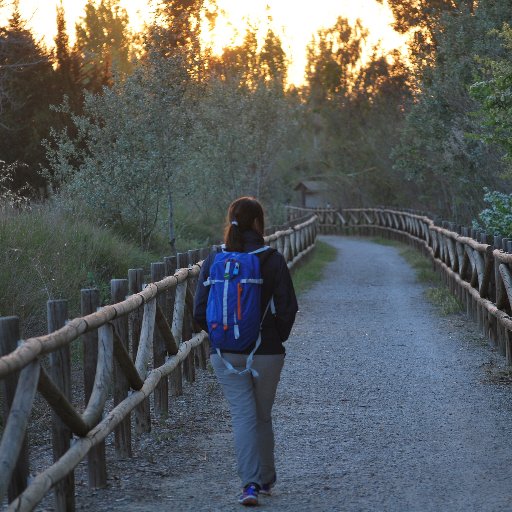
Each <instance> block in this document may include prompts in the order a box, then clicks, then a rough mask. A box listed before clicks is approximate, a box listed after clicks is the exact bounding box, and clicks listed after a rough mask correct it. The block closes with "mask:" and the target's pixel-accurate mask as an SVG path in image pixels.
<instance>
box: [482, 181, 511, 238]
mask: <svg viewBox="0 0 512 512" xmlns="http://www.w3.org/2000/svg"><path fill="white" fill-rule="evenodd" d="M484 201H485V202H486V203H487V204H488V205H489V206H488V207H487V208H485V209H484V210H482V211H481V212H480V214H479V215H478V220H477V221H474V222H473V225H474V227H476V228H481V229H484V230H485V231H486V232H487V233H492V234H494V235H501V236H503V237H510V236H512V194H504V193H503V192H497V191H490V190H489V189H485V195H484Z"/></svg>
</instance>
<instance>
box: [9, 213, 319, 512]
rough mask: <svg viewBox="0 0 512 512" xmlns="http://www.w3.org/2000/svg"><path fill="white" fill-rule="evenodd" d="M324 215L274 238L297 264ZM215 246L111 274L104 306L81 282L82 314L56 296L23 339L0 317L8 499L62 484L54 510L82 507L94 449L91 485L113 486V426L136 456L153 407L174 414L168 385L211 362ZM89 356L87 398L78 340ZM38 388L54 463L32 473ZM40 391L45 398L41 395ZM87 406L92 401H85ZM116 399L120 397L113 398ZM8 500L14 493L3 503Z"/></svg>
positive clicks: (19, 503) (35, 496)
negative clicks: (44, 323)
mask: <svg viewBox="0 0 512 512" xmlns="http://www.w3.org/2000/svg"><path fill="white" fill-rule="evenodd" d="M317 231H318V217H317V216H315V215H313V216H311V215H309V217H308V218H307V220H305V221H303V222H299V223H297V222H294V223H291V224H287V225H285V226H284V227H283V229H280V230H278V231H276V232H275V233H272V234H270V235H268V236H266V237H265V242H266V243H267V244H269V245H270V246H272V247H274V248H276V249H277V250H279V251H280V252H281V253H282V254H283V255H284V257H285V259H286V261H287V264H288V267H289V268H293V267H294V266H295V265H296V264H297V262H298V261H300V260H301V259H302V258H303V257H304V256H306V255H307V254H308V253H309V252H310V251H311V250H312V249H313V248H314V246H315V240H316V235H317ZM212 250H217V249H216V248H215V247H213V248H210V249H203V250H193V251H188V252H187V253H180V254H178V255H177V256H176V257H169V258H166V259H165V260H164V261H163V262H157V263H154V264H152V265H151V279H150V281H151V282H149V283H148V284H146V285H144V284H143V281H144V272H143V270H142V269H131V270H130V271H129V272H128V279H114V280H112V282H111V302H112V304H109V305H105V306H103V307H100V304H99V302H100V301H99V292H98V290H95V289H87V290H82V316H81V317H79V318H74V319H72V320H69V321H68V320H67V301H65V300H58V301H56V300H51V301H49V302H48V306H47V307H48V334H46V335H41V336H36V337H33V338H30V339H27V340H21V339H20V338H21V336H20V331H21V326H20V324H19V319H18V318H17V317H3V318H0V356H1V357H0V386H1V392H2V397H3V407H4V411H3V413H4V414H3V435H2V439H1V441H0V503H2V500H4V497H5V496H7V505H8V508H7V510H9V511H14V510H16V511H30V510H33V509H34V508H35V507H36V506H37V504H38V503H39V502H40V501H41V500H42V499H43V498H44V497H45V495H46V494H47V493H48V491H49V490H50V489H52V488H53V489H54V496H55V501H54V509H55V510H57V511H58V512H64V511H67V512H70V511H73V510H74V509H75V488H74V474H73V472H74V469H75V467H76V466H77V465H78V463H79V462H80V461H81V460H82V459H84V458H85V457H87V462H88V476H89V485H90V486H91V487H103V486H105V485H106V478H107V461H106V457H105V442H104V441H105V438H106V436H107V435H109V434H110V433H111V432H114V436H115V438H114V446H115V450H116V453H117V454H118V455H120V456H124V457H130V456H131V446H132V421H131V415H132V412H133V414H134V425H135V433H136V434H140V433H142V432H149V431H150V430H151V428H152V419H151V415H150V407H149V403H150V399H151V401H152V404H153V412H154V414H155V415H158V416H166V415H167V414H168V404H169V384H171V390H172V394H173V395H174V396H176V395H179V394H181V393H182V378H183V377H184V378H185V379H186V380H187V381H188V382H193V381H194V380H195V371H196V367H197V368H202V369H205V368H206V363H207V357H208V336H207V334H206V333H205V332H204V331H201V329H200V328H199V327H198V326H197V325H196V324H195V323H194V321H193V318H192V306H193V300H194V293H195V289H196V286H197V284H198V283H197V280H198V276H199V272H200V269H201V265H202V262H203V260H204V258H205V257H206V256H207V255H208V254H209V253H210V251H212ZM72 343H79V344H80V345H81V347H82V354H83V372H84V378H83V383H84V385H83V388H84V389H83V390H82V391H81V392H80V393H79V394H80V398H79V401H80V403H79V404H78V403H77V398H76V396H75V397H74V396H73V393H72V380H73V379H72V366H71V357H70V354H71V344H72ZM37 392H39V397H40V398H41V397H42V398H43V399H44V402H43V403H44V404H47V405H48V406H49V407H50V409H51V410H52V426H51V429H52V438H53V457H54V463H53V464H52V465H51V466H49V467H47V468H46V469H44V470H43V471H42V472H40V473H39V474H37V475H36V476H35V477H34V478H32V479H31V480H30V482H29V481H28V478H29V450H30V445H29V440H28V438H27V426H28V424H29V418H30V415H31V413H32V411H33V404H34V400H35V398H36V395H37ZM40 398H39V399H40ZM82 404H83V406H82ZM110 404H112V405H110ZM4 502H5V501H4Z"/></svg>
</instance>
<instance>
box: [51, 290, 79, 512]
mask: <svg viewBox="0 0 512 512" xmlns="http://www.w3.org/2000/svg"><path fill="white" fill-rule="evenodd" d="M47 314H48V333H52V332H54V331H56V330H58V329H60V328H61V327H64V325H65V323H66V320H67V316H68V301H67V300H49V301H48V303H47ZM49 359H50V376H51V378H52V380H53V382H54V383H55V385H56V386H57V387H58V388H59V389H60V391H61V392H62V393H63V394H64V396H65V397H66V398H67V399H68V400H69V402H71V355H70V349H69V345H66V346H64V347H62V348H60V349H58V350H55V351H54V352H52V353H51V354H50V357H49ZM52 417H53V422H52V423H53V425H52V433H53V436H52V437H53V460H54V461H56V460H58V459H59V458H60V457H61V456H62V455H64V453H66V451H67V450H68V449H69V446H70V442H71V438H72V433H71V430H70V429H69V427H67V426H66V425H65V424H64V423H63V422H62V420H61V419H60V418H59V417H58V416H57V414H55V413H54V412H53V413H52ZM54 493H55V509H56V510H57V511H58V512H73V511H74V510H75V473H74V471H71V472H70V473H69V474H68V475H66V476H65V477H64V478H63V479H62V480H61V481H60V482H58V483H57V484H56V485H55V487H54Z"/></svg>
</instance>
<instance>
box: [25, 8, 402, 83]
mask: <svg viewBox="0 0 512 512" xmlns="http://www.w3.org/2000/svg"><path fill="white" fill-rule="evenodd" d="M120 3H121V5H122V6H123V7H124V8H125V9H126V10H127V12H128V15H129V17H130V20H131V25H132V28H133V30H134V31H138V30H141V28H142V27H143V25H144V23H150V22H151V20H152V17H153V12H154V7H153V5H154V3H153V2H151V1H148V0H121V2H120ZM57 4H58V0H47V1H46V2H44V4H43V3H42V2H41V1H40V0H20V8H21V12H22V15H23V17H24V18H25V19H27V20H28V22H29V26H30V27H31V28H32V29H33V30H34V33H35V34H36V36H37V37H40V38H44V40H45V42H46V44H47V45H49V46H50V45H52V44H53V38H54V37H55V33H56V24H55V12H56V11H55V8H56V6H57ZM85 4H86V0H63V5H64V9H65V12H66V19H67V25H68V32H69V35H70V39H71V41H73V38H74V25H75V21H76V20H77V19H78V18H79V17H80V16H82V15H83V12H84V6H85ZM217 4H218V6H219V8H220V9H221V11H222V14H221V15H220V16H219V18H218V20H217V25H216V27H215V29H214V30H213V31H212V32H211V33H209V34H205V36H204V39H205V41H207V42H208V44H209V45H210V46H211V47H212V48H213V50H214V52H215V53H220V52H221V51H222V49H223V48H224V47H226V46H232V45H233V44H237V43H240V42H241V41H242V39H243V36H244V33H245V30H246V27H247V24H248V23H251V24H253V25H261V26H262V27H266V26H267V20H268V18H269V17H271V20H272V21H271V24H272V25H271V26H272V28H273V29H274V31H275V32H276V33H277V34H278V35H279V36H280V37H281V39H282V42H283V48H284V50H285V52H286V53H287V56H288V58H289V60H290V69H289V81H290V82H291V83H294V84H300V83H302V81H303V75H304V66H305V62H306V45H307V44H308V43H309V41H310V40H311V37H312V36H313V34H315V33H316V32H317V31H318V30H319V29H320V28H327V27H330V26H332V25H334V23H335V21H336V18H337V17H338V16H343V17H346V18H347V19H348V20H349V21H351V22H354V21H355V20H356V19H357V18H360V19H361V20H362V22H363V24H364V25H365V26H366V27H367V28H368V29H369V31H370V37H369V43H370V44H375V43H377V41H381V44H382V46H383V48H384V49H386V50H390V49H393V48H403V47H404V44H405V38H404V37H403V36H401V35H399V34H397V33H396V32H395V31H394V30H393V29H392V28H391V23H392V21H393V16H392V14H391V11H390V10H389V8H387V7H386V6H384V5H381V4H378V3H377V2H376V1H375V0H358V1H357V2H354V1H352V0H316V1H315V2H314V3H311V2H310V1H306V0H251V1H241V0H217ZM54 6H55V7H54ZM267 6H268V8H267Z"/></svg>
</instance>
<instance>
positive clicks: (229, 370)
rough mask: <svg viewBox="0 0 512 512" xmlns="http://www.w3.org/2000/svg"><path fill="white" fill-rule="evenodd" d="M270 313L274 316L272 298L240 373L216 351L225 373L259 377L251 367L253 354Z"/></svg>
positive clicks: (258, 345) (218, 350) (259, 343)
mask: <svg viewBox="0 0 512 512" xmlns="http://www.w3.org/2000/svg"><path fill="white" fill-rule="evenodd" d="M269 309H270V310H271V311H272V314H275V306H274V297H271V298H270V300H269V301H268V304H267V307H266V308H265V312H264V313H263V317H262V318H261V322H260V333H259V335H258V339H257V340H256V344H255V345H254V348H253V349H252V350H251V352H250V354H249V355H248V356H247V361H246V363H245V369H244V370H242V371H240V372H239V371H238V370H237V369H236V368H235V367H234V366H233V365H232V364H231V363H230V362H229V361H226V359H224V358H223V357H222V353H221V351H220V349H217V354H218V356H219V357H220V358H221V360H222V362H223V363H224V366H225V367H226V370H225V372H226V373H235V374H237V375H243V374H244V373H247V372H251V373H252V376H253V377H254V378H256V377H259V375H260V374H259V373H258V372H257V371H256V370H255V369H254V368H253V367H252V363H253V361H254V354H255V353H256V351H257V350H258V349H259V348H260V345H261V329H262V327H263V320H264V319H265V317H266V316H267V313H268V310H269Z"/></svg>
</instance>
